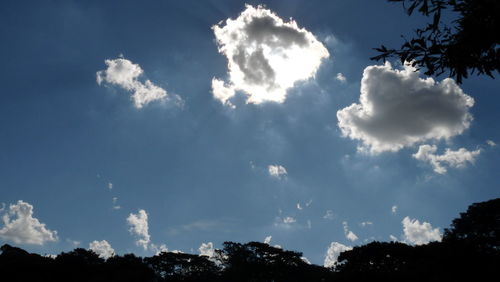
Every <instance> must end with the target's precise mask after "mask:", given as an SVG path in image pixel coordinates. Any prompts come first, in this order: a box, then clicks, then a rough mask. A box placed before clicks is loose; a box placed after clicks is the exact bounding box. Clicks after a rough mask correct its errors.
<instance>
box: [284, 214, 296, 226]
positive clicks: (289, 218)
mask: <svg viewBox="0 0 500 282" xmlns="http://www.w3.org/2000/svg"><path fill="white" fill-rule="evenodd" d="M295 222H297V220H296V219H295V218H293V217H291V216H287V217H285V218H283V223H286V224H291V223H295Z"/></svg>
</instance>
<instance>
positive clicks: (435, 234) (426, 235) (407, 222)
mask: <svg viewBox="0 0 500 282" xmlns="http://www.w3.org/2000/svg"><path fill="white" fill-rule="evenodd" d="M401 223H402V224H403V232H404V238H405V241H406V242H408V243H410V244H415V245H423V244H427V243H429V242H432V241H441V238H442V235H441V232H439V228H433V227H432V225H431V224H430V223H428V222H422V223H420V221H418V220H417V219H410V217H408V216H407V217H405V218H404V219H403V221H402V222H401Z"/></svg>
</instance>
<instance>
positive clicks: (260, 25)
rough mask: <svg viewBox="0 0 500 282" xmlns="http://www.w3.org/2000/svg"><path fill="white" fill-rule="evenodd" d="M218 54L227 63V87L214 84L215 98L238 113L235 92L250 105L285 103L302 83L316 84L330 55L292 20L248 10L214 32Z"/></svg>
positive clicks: (265, 12) (215, 80) (249, 7)
mask: <svg viewBox="0 0 500 282" xmlns="http://www.w3.org/2000/svg"><path fill="white" fill-rule="evenodd" d="M212 29H213V31H214V34H215V38H216V40H217V44H218V47H219V52H220V53H221V54H223V55H225V56H226V57H227V59H228V75H229V82H228V83H224V82H223V81H222V80H220V79H217V78H214V79H213V80H212V92H213V94H214V98H215V99H217V100H219V101H221V102H222V103H224V104H226V105H230V106H232V107H234V105H232V104H231V103H230V102H229V99H230V98H232V97H233V96H234V95H235V91H237V90H240V91H243V92H244V93H245V94H246V95H247V103H255V104H259V103H262V102H266V101H273V102H278V103H282V102H284V101H285V99H286V95H287V90H288V89H289V88H292V87H294V85H295V83H297V82H298V81H304V80H307V79H310V78H313V77H314V75H315V74H316V71H317V70H318V68H319V66H320V65H321V62H322V60H323V59H325V58H328V57H329V53H328V50H327V49H326V48H325V46H323V44H322V43H321V42H319V41H318V40H317V39H316V37H314V35H313V34H312V33H311V32H309V31H307V30H306V29H304V28H299V27H298V25H297V23H296V22H295V21H294V20H290V21H288V22H285V21H283V20H282V19H281V18H279V17H278V16H277V15H276V14H274V13H273V12H271V11H270V10H268V9H265V8H263V7H262V6H257V7H253V6H251V5H246V9H245V10H244V11H243V12H242V13H241V14H240V15H239V16H238V18H236V19H234V20H233V19H227V20H226V21H225V22H221V23H219V24H218V25H215V26H213V27H212Z"/></svg>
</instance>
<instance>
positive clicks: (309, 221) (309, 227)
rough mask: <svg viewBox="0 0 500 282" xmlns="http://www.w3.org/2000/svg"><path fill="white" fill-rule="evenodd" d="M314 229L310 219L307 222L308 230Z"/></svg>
mask: <svg viewBox="0 0 500 282" xmlns="http://www.w3.org/2000/svg"><path fill="white" fill-rule="evenodd" d="M311 228H312V222H311V220H310V219H308V220H307V229H311Z"/></svg>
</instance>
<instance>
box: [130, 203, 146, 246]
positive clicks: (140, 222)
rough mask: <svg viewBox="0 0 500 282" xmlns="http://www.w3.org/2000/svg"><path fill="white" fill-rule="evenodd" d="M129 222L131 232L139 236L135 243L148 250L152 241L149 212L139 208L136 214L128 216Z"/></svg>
mask: <svg viewBox="0 0 500 282" xmlns="http://www.w3.org/2000/svg"><path fill="white" fill-rule="evenodd" d="M127 223H128V224H129V225H130V229H129V231H130V233H131V234H133V235H136V236H137V237H138V239H137V241H136V242H135V243H136V244H137V245H138V246H142V247H143V248H144V250H147V249H148V246H149V243H151V236H149V226H148V214H147V213H146V211H145V210H139V212H137V213H136V214H134V213H131V214H130V215H129V216H128V217H127Z"/></svg>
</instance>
